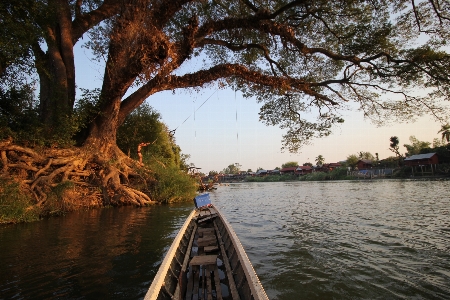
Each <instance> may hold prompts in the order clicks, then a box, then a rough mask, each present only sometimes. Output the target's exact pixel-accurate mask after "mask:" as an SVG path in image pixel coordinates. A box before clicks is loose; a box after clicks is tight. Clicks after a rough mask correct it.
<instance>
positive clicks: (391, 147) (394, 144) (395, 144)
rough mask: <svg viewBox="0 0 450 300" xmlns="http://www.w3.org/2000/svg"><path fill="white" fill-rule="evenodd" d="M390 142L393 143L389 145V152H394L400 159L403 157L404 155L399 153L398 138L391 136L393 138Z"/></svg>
mask: <svg viewBox="0 0 450 300" xmlns="http://www.w3.org/2000/svg"><path fill="white" fill-rule="evenodd" d="M389 140H390V141H391V143H390V144H389V150H391V151H392V152H394V153H395V155H396V156H397V157H399V158H400V157H402V155H401V154H400V152H399V144H400V141H399V139H398V137H396V136H391V138H390V139H389Z"/></svg>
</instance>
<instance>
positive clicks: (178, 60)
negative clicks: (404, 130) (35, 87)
mask: <svg viewBox="0 0 450 300" xmlns="http://www.w3.org/2000/svg"><path fill="white" fill-rule="evenodd" d="M27 1H28V0H21V1H18V2H17V3H16V4H8V5H6V4H2V7H1V13H2V20H4V21H3V22H4V23H5V24H7V25H8V28H9V29H10V34H9V35H5V36H2V43H1V45H7V43H6V40H7V39H10V38H11V37H10V36H11V35H12V34H14V36H15V37H16V39H17V40H20V41H21V43H20V45H19V46H14V45H12V46H10V48H6V49H5V48H4V49H2V55H3V56H2V57H10V58H8V59H7V61H8V63H3V61H5V59H3V58H2V65H5V66H7V65H9V62H14V61H15V60H14V59H13V58H14V57H11V55H9V56H8V55H6V54H8V53H9V54H11V53H13V52H14V51H12V50H13V48H14V47H16V48H17V47H19V48H20V49H21V51H19V52H17V53H18V54H17V55H18V56H26V54H27V53H30V52H32V53H33V57H34V60H35V63H34V65H35V67H36V71H37V73H38V74H39V79H40V112H41V116H42V120H43V121H45V122H49V123H52V122H55V120H56V121H58V116H61V114H69V115H70V112H71V109H72V107H73V105H74V102H75V86H76V78H75V61H74V51H73V47H74V45H75V44H76V43H79V42H80V41H81V40H82V38H83V39H84V38H85V37H86V39H84V40H85V41H87V42H86V43H85V47H87V48H89V49H90V50H92V51H93V53H94V54H95V55H97V57H98V58H99V59H100V58H105V59H106V62H105V71H104V80H103V86H102V89H101V101H100V103H99V108H100V111H99V113H98V115H97V116H96V117H95V118H94V119H93V120H94V121H93V122H92V124H90V137H91V139H90V140H89V141H90V142H91V143H95V142H98V143H101V142H102V140H105V139H106V137H107V139H108V140H110V141H113V142H114V141H115V135H116V131H117V128H118V125H120V124H121V123H123V122H124V120H125V118H126V116H127V115H128V114H130V113H131V112H132V111H133V110H134V109H136V108H137V107H138V106H139V105H141V104H142V103H143V102H144V101H145V100H146V99H147V98H148V97H151V95H154V94H155V93H158V92H160V91H164V90H175V89H179V88H197V87H203V86H205V85H208V84H211V83H214V82H221V83H223V84H228V85H231V86H232V87H233V88H235V89H239V90H241V91H243V92H244V94H245V95H246V96H248V97H250V96H254V97H256V99H257V101H259V102H261V103H262V104H263V105H262V108H261V112H260V119H261V121H262V122H264V123H266V124H269V125H279V126H280V127H281V128H283V129H285V130H286V134H285V135H284V138H283V147H284V148H285V149H288V150H290V151H297V150H298V149H299V147H301V146H302V145H304V144H305V143H308V141H309V140H311V139H312V138H314V137H321V136H326V135H328V134H330V133H331V129H332V126H333V125H335V124H336V123H340V122H343V119H342V117H341V115H340V111H341V110H342V109H346V108H348V107H352V108H356V109H359V110H361V111H362V112H363V114H364V115H365V116H366V117H368V118H370V119H372V120H374V121H376V122H378V123H384V122H386V118H385V117H386V116H390V117H391V119H393V118H392V117H398V118H404V119H410V118H413V117H416V116H418V115H422V114H424V113H430V114H432V115H433V116H435V117H437V118H440V117H442V116H443V115H445V114H446V109H445V107H444V106H445V105H444V103H443V102H442V101H443V100H448V96H449V88H448V82H449V75H448V72H447V71H448V69H449V62H450V59H449V55H448V53H447V52H446V51H445V49H444V48H442V46H443V45H445V43H446V40H447V39H448V37H449V33H448V30H447V28H448V27H449V25H450V21H449V20H450V18H449V15H448V11H449V5H450V4H449V3H448V2H447V1H439V0H430V1H406V0H397V1H385V0H375V1H356V0H346V1H297V0H293V1H284V0H283V1H281V0H279V1H248V0H241V1H236V0H222V1H169V2H167V1H155V0H135V1H132V2H129V1H127V0H104V1H100V0H84V1H83V0H79V1H76V2H75V1H68V0H51V1H31V3H32V4H33V5H28V4H27V3H28V2H29V1H28V2H27ZM11 19H14V20H15V21H16V23H15V24H12V23H11V22H10V23H8V22H9V21H8V20H11ZM26 28H30V30H25V29H26ZM24 31H25V33H26V34H25V33H24ZM30 35H31V36H30ZM87 37H89V38H87ZM423 37H424V38H425V40H424V42H421V43H418V39H419V38H423ZM419 41H420V40H419ZM8 49H10V50H11V51H8ZM14 49H15V48H14ZM199 57H200V58H201V61H203V62H204V63H203V64H200V65H199V67H198V68H197V69H188V70H187V71H186V70H184V71H181V70H180V68H182V67H183V66H184V65H185V64H186V63H188V62H189V61H191V60H194V59H198V58H199ZM18 63H20V62H18ZM2 68H3V67H2ZM418 86H422V87H424V88H426V89H424V90H425V91H426V93H425V94H417V93H414V90H417V87H418ZM131 88H133V91H132V92H130V93H127V91H129V90H130V89H131ZM101 132H102V134H101ZM105 133H108V135H105ZM100 135H101V136H102V137H103V139H99V136H100Z"/></svg>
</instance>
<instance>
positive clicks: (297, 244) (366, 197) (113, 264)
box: [0, 180, 450, 300]
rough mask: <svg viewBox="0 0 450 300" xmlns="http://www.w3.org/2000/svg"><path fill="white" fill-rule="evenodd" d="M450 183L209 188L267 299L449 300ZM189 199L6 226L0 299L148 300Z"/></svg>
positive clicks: (0, 240)
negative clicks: (156, 274)
mask: <svg viewBox="0 0 450 300" xmlns="http://www.w3.org/2000/svg"><path fill="white" fill-rule="evenodd" d="M449 183H450V181H414V180H372V181H371V180H365V181H364V180H362V181H326V182H285V183H237V184H230V185H229V186H221V187H219V188H218V189H217V190H216V191H214V192H212V193H211V199H212V201H213V203H214V204H215V205H216V206H218V207H219V208H220V209H221V211H222V212H223V213H224V215H225V216H226V217H227V219H228V221H229V222H230V223H231V225H232V226H233V228H234V230H235V231H236V233H237V235H238V237H239V238H240V240H241V242H242V244H243V246H244V248H245V249H246V251H247V254H248V256H249V258H250V260H251V261H252V263H253V266H254V268H255V270H256V272H257V273H258V276H259V278H260V280H261V282H262V284H263V286H264V287H265V289H266V292H267V294H268V295H269V298H270V299H295V300H296V299H349V298H350V299H450V214H449V211H450V189H449ZM191 208H192V204H191V203H184V204H175V205H165V206H154V207H148V208H139V209H136V208H132V207H124V208H118V209H99V210H87V211H79V212H75V213H71V214H68V215H67V216H64V217H59V218H53V219H49V220H43V221H40V222H35V223H29V224H18V225H8V226H0V299H74V298H76V299H141V298H143V296H144V295H145V292H146V289H147V288H148V287H149V285H150V283H151V281H152V278H153V277H154V275H155V273H156V272H157V270H158V266H159V264H160V263H161V261H162V259H163V256H164V253H165V251H167V249H168V247H169V246H170V244H171V241H172V239H173V238H174V236H175V234H176V232H177V230H178V228H179V227H181V225H182V224H183V222H184V219H185V218H186V217H187V215H188V214H189V212H190V210H191Z"/></svg>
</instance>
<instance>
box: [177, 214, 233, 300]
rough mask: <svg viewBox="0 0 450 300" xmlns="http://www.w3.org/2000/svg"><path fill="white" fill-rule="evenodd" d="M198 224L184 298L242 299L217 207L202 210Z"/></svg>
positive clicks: (193, 240)
mask: <svg viewBox="0 0 450 300" xmlns="http://www.w3.org/2000/svg"><path fill="white" fill-rule="evenodd" d="M196 225H197V226H196V228H194V230H193V233H192V235H193V236H192V248H191V251H190V257H189V264H188V266H187V270H186V273H187V274H186V275H187V276H186V277H185V278H186V279H185V280H187V282H186V287H185V291H186V292H185V297H183V299H188V300H200V299H205V300H213V299H239V295H238V292H237V289H236V284H235V282H234V279H233V273H232V271H231V266H230V262H229V259H228V256H227V250H228V249H226V244H227V241H226V240H225V241H224V240H223V235H222V234H221V230H220V229H219V227H220V224H219V222H217V221H216V214H215V210H214V208H207V209H201V210H200V212H199V215H198V218H197V222H196ZM228 255H229V254H228Z"/></svg>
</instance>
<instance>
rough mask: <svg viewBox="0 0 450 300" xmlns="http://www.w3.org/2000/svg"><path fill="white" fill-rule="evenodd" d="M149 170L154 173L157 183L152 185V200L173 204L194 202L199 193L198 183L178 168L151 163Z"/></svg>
mask: <svg viewBox="0 0 450 300" xmlns="http://www.w3.org/2000/svg"><path fill="white" fill-rule="evenodd" d="M149 168H150V169H151V170H152V171H153V172H154V176H155V181H154V182H153V183H152V184H150V186H149V192H150V198H151V199H152V200H155V201H158V202H161V203H171V202H180V201H190V200H192V199H193V198H194V197H195V195H196V192H197V189H198V183H197V181H196V180H195V179H194V178H193V177H191V176H189V175H188V174H187V173H185V172H182V171H180V169H179V168H178V167H176V166H168V167H164V166H162V165H161V164H158V163H157V162H155V161H154V162H151V163H150V164H149Z"/></svg>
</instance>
